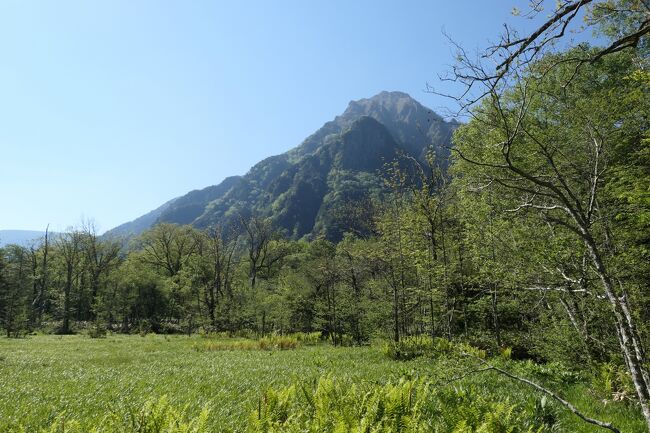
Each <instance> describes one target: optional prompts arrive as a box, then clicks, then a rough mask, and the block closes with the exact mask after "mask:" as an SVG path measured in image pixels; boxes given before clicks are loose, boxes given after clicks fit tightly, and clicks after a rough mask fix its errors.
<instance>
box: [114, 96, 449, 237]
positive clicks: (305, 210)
mask: <svg viewBox="0 0 650 433" xmlns="http://www.w3.org/2000/svg"><path fill="white" fill-rule="evenodd" d="M458 126H459V124H458V123H457V122H455V121H451V122H446V121H445V120H444V119H443V118H442V117H441V116H439V115H438V114H436V113H434V112H433V111H432V110H430V109H428V108H426V107H424V106H423V105H421V104H420V103H419V102H417V101H416V100H415V99H413V98H411V97H410V96H409V95H407V94H406V93H402V92H381V93H379V94H378V95H375V96H373V97H372V98H368V99H361V100H358V101H352V102H350V103H349V105H348V107H347V109H346V110H345V111H344V112H343V114H341V115H340V116H337V117H336V118H335V119H334V120H332V121H330V122H327V123H325V124H324V125H323V127H321V128H320V129H319V130H318V131H316V132H314V133H313V134H312V135H310V136H309V137H307V138H306V139H305V140H304V141H303V142H302V143H301V144H300V145H299V146H297V147H295V148H294V149H291V150H290V151H288V152H286V153H283V154H281V155H276V156H272V157H269V158H266V159H264V160H262V161H260V162H259V163H257V164H256V165H254V166H253V167H252V168H251V169H250V170H249V172H248V173H246V174H245V175H244V176H234V177H229V178H227V179H225V180H224V181H223V182H221V183H220V184H218V185H215V186H210V187H207V188H205V189H202V190H196V191H191V192H189V193H187V194H186V195H184V196H181V197H178V198H175V199H173V200H170V201H168V202H167V203H165V204H163V205H162V206H160V207H159V208H157V209H155V210H153V211H151V212H149V213H148V214H146V215H143V216H142V217H140V218H138V219H136V220H134V221H132V222H129V223H125V224H122V225H120V226H118V227H116V228H114V229H112V230H109V231H108V232H107V233H106V234H105V236H127V237H128V236H133V235H137V234H139V233H141V232H143V231H144V230H146V229H148V228H149V227H151V226H152V225H154V224H155V223H156V222H161V221H164V222H172V223H178V224H191V225H193V226H195V227H199V228H203V227H207V226H210V225H213V224H221V225H228V224H230V223H232V222H234V221H236V219H237V218H239V215H241V214H244V215H246V214H250V213H255V214H257V215H261V216H267V217H270V218H272V219H273V221H274V222H275V224H276V225H277V227H279V228H281V229H283V230H285V232H286V234H287V235H289V236H290V237H292V238H301V237H303V236H317V235H324V236H326V237H327V238H330V239H338V238H340V236H341V234H342V233H343V232H344V231H345V230H346V224H347V222H346V221H345V218H344V217H345V213H346V211H345V209H346V206H349V204H350V203H352V204H354V203H357V202H359V201H360V200H365V199H366V198H368V197H375V196H378V195H380V194H381V193H382V191H383V184H382V179H381V176H380V174H379V171H380V170H381V169H382V168H383V166H384V164H385V163H387V162H390V161H392V160H394V159H395V157H396V156H397V155H398V154H406V155H409V156H412V157H414V158H416V159H419V160H422V159H423V158H424V155H425V154H426V151H427V149H428V148H429V146H432V147H433V149H434V150H435V152H436V154H437V155H438V157H440V158H442V160H446V159H447V157H448V155H449V150H448V149H449V146H450V144H451V136H452V134H453V131H454V130H455V129H456V128H457V127H458Z"/></svg>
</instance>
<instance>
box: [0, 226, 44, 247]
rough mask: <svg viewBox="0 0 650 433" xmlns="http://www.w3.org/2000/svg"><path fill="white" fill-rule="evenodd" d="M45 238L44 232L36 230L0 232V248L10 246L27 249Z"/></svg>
mask: <svg viewBox="0 0 650 433" xmlns="http://www.w3.org/2000/svg"><path fill="white" fill-rule="evenodd" d="M43 236H45V232H41V231H36V230H0V247H3V246H5V245H10V244H16V245H22V246H24V247H27V246H29V245H31V244H32V243H38V241H39V240H40V239H41V238H42V237H43Z"/></svg>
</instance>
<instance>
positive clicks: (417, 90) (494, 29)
mask: <svg viewBox="0 0 650 433" xmlns="http://www.w3.org/2000/svg"><path fill="white" fill-rule="evenodd" d="M527 3H528V2H527V1H525V0H521V1H518V0H509V1H505V0H498V1H496V0H495V1H477V0H455V1H424V0H423V1H406V0H403V1H377V0H367V1H349V0H338V1H325V0H323V1H302V0H300V1H299V0H295V1H273V2H272V1H261V0H260V1H258V2H250V1H234V0H232V1H229V2H222V1H216V0H210V1H197V0H192V1H171V0H169V1H163V0H155V1H147V0H137V1H135V0H110V1H86V0H79V1H67V0H59V1H45V0H43V1H29V0H5V1H2V2H1V3H0V56H1V57H0V157H1V160H0V202H1V203H2V204H1V212H0V229H34V230H40V229H44V228H45V226H46V224H48V223H50V224H51V225H52V226H51V227H52V228H53V229H55V230H61V229H64V228H65V227H67V226H69V225H73V224H78V223H79V222H80V220H81V218H82V217H84V218H93V219H94V220H95V221H96V223H97V224H98V226H99V228H100V230H102V231H103V230H107V229H109V228H112V227H113V226H115V225H118V224H120V223H122V222H125V221H128V220H131V219H133V218H135V217H138V216H140V215H142V214H143V213H145V212H147V211H149V210H151V209H153V208H155V207H157V206H159V205H160V204H162V203H163V202H165V201H167V200H169V199H171V198H173V197H175V196H178V195H181V194H184V193H186V192H188V191H189V190H192V189H197V188H202V187H205V186H208V185H212V184H216V183H218V182H220V181H221V180H222V179H223V178H224V177H226V176H229V175H234V174H243V173H245V172H246V171H247V170H248V168H250V166H251V165H253V164H254V163H255V162H257V161H259V160H260V159H262V158H264V157H266V156H270V155H273V154H278V153H281V152H284V151H286V150H288V149H290V148H292V147H294V146H296V145H298V144H299V143H300V142H301V141H302V139H303V138H305V137H306V136H307V135H309V134H310V133H311V132H313V131H315V130H316V129H317V128H319V127H320V126H321V125H322V124H323V123H324V122H326V121H327V120H330V119H331V118H333V117H334V116H335V115H336V114H339V113H341V112H342V111H343V110H344V109H345V107H346V106H347V103H348V102H349V101H350V100H352V99H358V98H362V97H369V96H372V95H374V94H376V93H378V92H380V91H381V90H401V91H405V92H407V93H410V94H411V95H412V96H413V97H415V98H416V99H418V100H419V101H420V102H422V103H423V104H425V105H427V106H429V107H431V108H434V109H437V108H439V107H442V106H444V105H445V104H448V101H445V100H443V99H441V98H437V97H434V96H433V95H431V94H427V93H425V92H424V89H425V85H426V83H427V82H430V83H432V84H437V83H436V74H438V73H440V72H443V71H444V70H446V68H447V65H449V64H450V63H451V62H452V50H451V47H450V46H449V44H448V43H447V41H446V40H445V38H444V37H443V35H442V30H443V29H444V30H445V31H446V32H448V33H449V34H451V35H452V36H453V37H454V38H455V39H456V40H458V41H460V42H462V43H463V44H464V45H465V46H467V47H468V48H471V49H473V48H477V47H480V46H485V45H486V43H487V41H488V39H495V38H496V35H497V34H498V32H499V31H500V29H501V24H502V23H503V22H504V21H510V22H512V21H513V20H516V22H518V23H519V24H520V27H521V26H525V25H531V24H530V23H527V22H526V21H525V20H524V19H522V18H514V17H512V16H511V15H510V11H511V9H512V7H513V6H519V7H520V8H522V9H524V8H525V7H526V4H527Z"/></svg>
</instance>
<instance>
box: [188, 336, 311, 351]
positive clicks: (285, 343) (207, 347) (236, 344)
mask: <svg viewBox="0 0 650 433" xmlns="http://www.w3.org/2000/svg"><path fill="white" fill-rule="evenodd" d="M298 345H299V343H298V339H297V338H296V337H292V336H286V335H284V336H283V335H270V336H268V337H262V338H260V339H259V340H216V341H205V342H202V343H194V344H193V345H192V349H194V350H196V351H197V352H206V351H207V352H213V351H220V350H288V349H295V348H297V347H298Z"/></svg>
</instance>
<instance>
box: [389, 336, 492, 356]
mask: <svg viewBox="0 0 650 433" xmlns="http://www.w3.org/2000/svg"><path fill="white" fill-rule="evenodd" d="M381 350H382V352H383V354H384V355H386V356H388V357H389V358H391V359H399V360H408V359H413V358H418V357H420V356H429V357H432V358H437V357H439V356H440V355H448V354H452V353H462V352H464V353H470V354H472V355H474V356H478V357H479V358H485V357H486V353H485V351H484V350H480V349H477V348H475V347H472V346H469V345H467V344H457V343H453V342H451V341H449V340H446V339H444V338H437V337H436V338H431V337H429V336H425V335H413V336H408V337H404V338H402V339H401V340H400V341H397V342H396V341H390V342H386V343H384V344H383V346H382V348H381Z"/></svg>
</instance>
